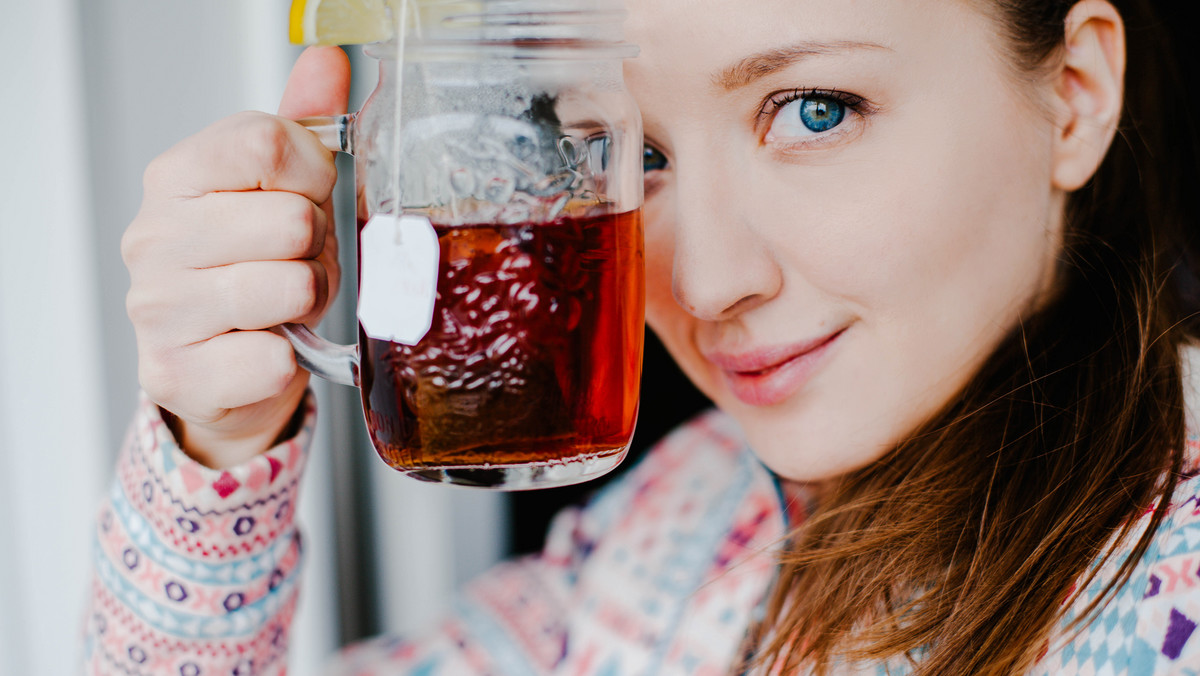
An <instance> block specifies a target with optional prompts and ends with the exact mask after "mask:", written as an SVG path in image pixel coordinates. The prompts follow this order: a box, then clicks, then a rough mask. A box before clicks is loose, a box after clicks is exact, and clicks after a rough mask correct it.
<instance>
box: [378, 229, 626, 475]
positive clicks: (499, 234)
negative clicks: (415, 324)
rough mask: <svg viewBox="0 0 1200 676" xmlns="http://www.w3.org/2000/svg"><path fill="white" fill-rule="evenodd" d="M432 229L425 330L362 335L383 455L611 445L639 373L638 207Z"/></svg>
mask: <svg viewBox="0 0 1200 676" xmlns="http://www.w3.org/2000/svg"><path fill="white" fill-rule="evenodd" d="M434 228H435V230H436V232H437V233H438V241H439V245H440V248H441V260H440V262H439V277H438V290H437V301H436V305H435V309H434V316H433V323H432V326H431V328H430V330H429V332H428V334H426V335H425V337H424V338H423V339H422V340H421V341H420V342H419V343H418V344H417V345H415V346H407V345H402V344H399V343H393V342H390V341H382V340H375V339H371V338H368V337H366V336H365V335H364V336H361V343H360V344H361V345H363V346H364V353H363V355H362V361H363V368H362V374H363V375H362V394H363V407H364V410H365V412H366V418H367V427H368V429H369V431H370V434H371V438H372V441H373V442H374V443H375V446H376V448H377V449H379V452H380V455H381V456H382V457H383V458H384V459H385V461H387V462H388V464H390V465H392V466H393V467H396V468H397V469H401V470H402V471H405V472H408V473H410V474H412V475H414V476H418V477H420V476H421V471H422V470H431V471H433V470H438V469H439V468H443V467H447V466H470V467H478V468H497V467H500V468H503V467H505V466H521V465H529V464H537V463H548V464H555V463H562V462H571V461H579V460H580V459H589V458H590V459H594V458H598V457H606V456H612V455H614V454H623V453H624V451H625V448H626V447H627V445H628V443H629V440H630V437H631V436H632V434H633V427H634V422H635V418H636V414H637V395H638V379H639V376H640V372H641V334H642V321H643V261H642V244H641V243H642V232H641V230H642V221H641V212H640V211H633V212H628V213H622V214H606V215H599V216H588V217H583V218H567V217H561V218H559V219H557V220H554V221H551V222H547V223H519V224H514V225H498V224H478V225H475V224H472V225H454V226H445V225H438V224H437V223H436V222H435V223H434ZM360 331H361V328H360ZM617 459H618V460H619V458H617ZM611 464H612V465H615V464H616V462H615V461H614V462H612V463H611ZM483 481H484V482H485V483H486V482H487V481H488V480H487V479H484V480H483Z"/></svg>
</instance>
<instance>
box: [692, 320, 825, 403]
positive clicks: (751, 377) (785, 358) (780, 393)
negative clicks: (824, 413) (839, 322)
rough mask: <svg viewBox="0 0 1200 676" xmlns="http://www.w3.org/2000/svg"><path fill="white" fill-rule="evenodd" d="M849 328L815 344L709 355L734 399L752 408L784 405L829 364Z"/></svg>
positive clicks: (815, 341)
mask: <svg viewBox="0 0 1200 676" xmlns="http://www.w3.org/2000/svg"><path fill="white" fill-rule="evenodd" d="M843 333H845V328H842V329H838V330H837V331H834V332H832V333H829V334H826V335H824V336H821V337H819V338H816V339H814V340H808V341H804V342H801V343H794V344H792V345H785V346H778V347H766V348H760V349H755V350H749V351H745V352H738V353H724V352H712V353H708V354H706V355H705V358H706V359H708V361H709V362H711V363H712V364H713V365H714V366H716V367H717V368H718V369H720V371H721V374H722V375H723V376H724V378H725V382H726V383H727V384H728V385H729V389H730V391H731V392H732V393H733V396H735V397H737V398H738V400H740V401H741V402H742V403H745V404H749V405H751V406H773V405H775V404H779V403H782V402H783V401H785V400H786V399H788V398H789V397H791V396H792V395H793V394H795V393H796V392H797V391H799V390H800V389H801V388H802V387H803V386H804V384H805V383H807V382H808V380H809V379H810V378H811V377H812V376H813V374H814V373H815V372H816V371H817V369H818V368H819V367H820V366H821V365H822V364H823V363H824V362H825V361H826V357H827V356H828V355H829V354H830V352H831V350H832V348H833V346H834V345H835V344H836V343H837V341H838V338H840V337H841V336H842V334H843Z"/></svg>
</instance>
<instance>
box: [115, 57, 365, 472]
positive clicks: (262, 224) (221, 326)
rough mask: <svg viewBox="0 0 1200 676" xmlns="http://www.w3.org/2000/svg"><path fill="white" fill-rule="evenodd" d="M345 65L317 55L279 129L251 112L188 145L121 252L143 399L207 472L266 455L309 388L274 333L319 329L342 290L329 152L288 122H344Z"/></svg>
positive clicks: (168, 158) (303, 62)
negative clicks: (298, 326)
mask: <svg viewBox="0 0 1200 676" xmlns="http://www.w3.org/2000/svg"><path fill="white" fill-rule="evenodd" d="M348 90H349V64H348V62H347V60H346V57H345V55H344V53H343V52H342V51H341V50H340V49H336V48H318V49H310V50H307V51H306V52H304V54H303V55H302V56H301V57H300V59H299V61H297V63H296V66H295V68H294V69H293V72H292V76H291V78H290V79H289V82H288V88H287V92H286V93H285V95H284V98H283V102H282V103H281V105H280V110H279V112H280V115H281V116H282V117H276V116H272V115H267V114H264V113H242V114H238V115H234V116H232V117H229V118H227V119H224V120H222V121H220V122H217V123H216V124H214V125H212V126H210V127H208V128H207V129H204V130H203V131H201V132H199V133H198V134H196V135H194V136H192V137H190V138H188V139H185V140H184V141H182V142H180V143H179V144H177V145H176V146H174V147H173V148H171V149H169V150H168V151H166V152H165V153H163V154H162V155H161V156H159V157H158V158H156V159H155V160H154V161H153V162H152V163H151V164H150V166H149V167H148V168H147V170H146V174H145V192H144V196H143V200H142V205H141V209H140V210H139V213H138V215H137V217H136V218H135V219H134V220H133V222H132V223H131V224H130V226H129V228H128V229H127V231H126V233H125V236H124V239H123V240H122V256H123V257H124V259H125V263H126V266H127V267H128V269H129V276H130V283H131V285H130V290H129V295H128V297H127V308H128V312H129V316H130V319H131V320H132V322H133V326H134V330H135V332H136V334H137V342H138V372H139V380H140V382H141V386H142V388H143V389H144V390H145V391H146V393H147V394H148V396H149V397H150V398H151V400H153V401H154V402H156V403H157V404H159V405H160V406H161V407H162V408H163V409H165V410H166V411H168V412H170V413H171V414H173V415H174V416H175V418H176V420H175V424H174V425H173V427H174V431H175V433H176V435H177V437H178V439H179V442H180V444H181V445H182V447H183V448H184V450H185V451H187V452H188V453H189V454H190V455H191V456H192V457H194V458H196V459H197V460H198V461H200V462H202V463H204V464H206V465H208V466H210V467H217V468H219V467H227V466H231V465H234V464H237V463H240V462H243V461H245V460H247V459H249V458H250V457H252V456H253V455H255V454H257V453H260V452H262V451H264V450H266V449H268V448H269V447H270V446H271V445H272V444H273V443H274V442H275V441H276V440H277V439H278V437H279V436H280V435H281V434H282V433H284V432H285V431H287V428H288V426H289V422H290V421H291V420H292V419H293V417H294V415H295V413H296V410H297V407H298V405H299V403H300V401H301V400H302V398H303V396H304V392H305V388H306V386H307V383H308V375H307V373H305V372H304V371H303V370H302V369H299V368H298V367H297V365H296V361H295V358H294V356H293V352H292V348H291V346H290V345H288V342H287V341H286V340H285V339H284V338H282V337H280V336H278V335H276V334H274V333H271V332H270V331H269V330H268V329H270V328H272V327H274V326H276V325H278V324H280V323H284V322H301V323H306V324H314V325H315V323H316V322H317V321H318V320H319V319H320V317H321V316H322V315H323V314H324V312H325V310H326V306H327V304H328V301H329V299H330V297H331V296H332V295H333V293H335V292H336V289H337V288H338V282H339V278H340V270H339V268H338V264H337V241H336V238H335V236H334V227H333V215H332V210H331V200H330V195H331V192H332V190H333V186H334V183H335V182H336V178H337V174H336V170H335V168H334V164H333V156H332V154H331V153H330V152H329V151H328V150H326V149H325V148H324V147H323V146H322V145H321V143H320V142H319V140H318V139H317V138H316V137H314V136H313V134H312V133H310V132H309V131H307V130H306V129H304V128H303V127H302V126H300V125H299V124H296V123H294V122H291V121H290V120H288V119H285V118H299V117H304V116H309V115H317V114H335V113H339V112H343V111H344V110H345V106H346V98H347V93H348Z"/></svg>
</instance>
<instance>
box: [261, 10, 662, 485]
mask: <svg viewBox="0 0 1200 676" xmlns="http://www.w3.org/2000/svg"><path fill="white" fill-rule="evenodd" d="M597 1H598V0H483V1H482V2H479V1H478V0H477V1H475V2H469V3H468V2H462V1H460V0H452V1H442V2H438V1H436V0H435V1H433V2H427V3H422V7H423V8H422V12H421V14H420V15H419V16H418V21H417V22H416V23H417V24H418V25H415V26H413V27H411V29H410V30H409V31H408V33H407V35H405V36H404V37H403V38H400V39H397V40H394V41H392V42H389V43H380V44H375V45H371V46H368V47H367V48H366V49H365V51H366V53H368V54H369V55H371V56H373V57H375V58H377V59H378V60H379V83H378V85H377V87H376V89H375V90H374V92H373V93H372V94H371V96H370V97H369V99H368V100H367V102H366V103H365V104H364V105H363V108H362V110H360V111H359V112H357V113H354V114H351V115H346V116H341V117H338V118H312V119H309V120H303V121H302V123H303V124H305V125H306V126H308V127H309V128H310V129H312V130H313V131H314V132H316V133H317V134H318V135H319V136H321V138H322V140H323V141H325V143H326V145H328V146H329V147H331V148H333V149H337V150H341V151H344V152H349V153H352V154H353V155H354V156H355V173H356V184H357V196H358V204H357V212H358V221H359V229H358V247H359V248H358V253H359V305H358V320H359V341H358V345H357V346H335V345H332V344H330V343H328V342H326V341H324V340H323V339H321V338H318V337H317V336H315V335H313V334H312V333H310V332H309V331H308V330H307V329H305V328H304V327H302V326H296V325H287V326H285V327H282V329H283V332H284V333H285V335H287V336H288V337H289V339H290V340H292V343H293V346H294V347H295V349H296V352H297V357H298V361H299V362H300V363H301V364H302V365H303V366H304V367H305V368H307V369H308V370H310V371H312V372H313V373H315V374H317V375H319V376H322V377H325V378H327V379H330V380H333V381H335V382H341V383H345V384H352V385H357V386H358V387H360V389H361V393H362V403H363V410H364V415H365V419H366V424H367V428H368V430H369V434H370V438H371V441H372V443H373V444H374V446H375V449H376V450H377V451H378V453H379V455H380V457H382V458H383V459H384V461H386V462H387V463H388V464H389V465H390V466H392V467H394V468H395V469H397V470H400V471H402V472H404V473H406V474H408V475H409V476H413V477H415V478H418V479H423V480H427V481H435V482H444V483H452V484H460V485H469V486H480V487H489V488H503V489H527V488H543V487H550V486H559V485H565V484H570V483H576V482H579V481H584V480H587V479H590V478H593V477H595V476H598V475H600V474H603V473H604V472H607V471H609V470H610V469H612V468H613V467H615V466H616V465H617V464H619V463H620V461H621V460H622V459H623V458H624V455H625V452H626V450H627V449H628V445H629V442H630V439H631V437H632V434H633V427H634V423H635V419H636V416H637V396H638V387H639V378H640V374H641V361H642V331H643V308H644V300H643V291H644V281H643V256H642V217H641V204H642V173H641V172H642V165H641V154H642V152H641V151H642V134H641V120H640V117H639V115H638V112H637V109H636V107H635V105H634V103H633V101H632V99H631V98H630V96H629V94H628V92H627V91H626V90H625V87H624V82H623V79H622V72H621V71H622V61H623V59H625V58H629V57H631V56H633V55H634V54H635V53H636V48H634V47H633V46H632V45H629V44H627V43H624V42H623V41H622V40H621V32H620V21H621V18H622V13H621V12H620V11H612V10H605V9H603V8H601V9H597V8H596V4H597ZM601 1H602V0H601ZM401 57H402V58H401Z"/></svg>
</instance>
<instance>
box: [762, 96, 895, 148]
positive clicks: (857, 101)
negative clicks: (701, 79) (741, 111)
mask: <svg viewBox="0 0 1200 676" xmlns="http://www.w3.org/2000/svg"><path fill="white" fill-rule="evenodd" d="M807 98H816V99H829V100H830V101H835V102H837V103H838V104H840V105H842V106H845V107H846V109H847V110H848V111H849V112H851V113H854V115H855V116H857V117H860V118H862V117H867V116H868V115H870V114H871V113H872V112H873V111H874V107H873V106H872V105H871V104H870V102H868V101H867V100H866V99H865V98H863V97H861V96H858V95H857V94H850V93H848V92H842V91H838V90H836V89H817V88H798V89H789V90H786V91H782V92H775V93H774V94H771V95H770V96H768V97H767V98H766V100H765V101H763V103H762V105H761V106H759V110H758V114H757V115H756V117H757V120H758V125H760V126H762V125H766V126H767V128H769V127H770V123H771V122H772V121H773V120H774V119H775V115H776V114H778V113H779V111H780V110H782V109H783V108H784V107H785V106H787V105H788V104H790V103H794V102H796V101H800V100H801V99H807ZM843 124H845V123H843ZM841 127H842V125H838V126H837V127H834V128H833V129H830V130H829V131H826V132H819V133H817V134H815V136H816V137H817V138H816V139H813V140H811V141H798V142H794V143H791V144H789V145H799V144H803V143H814V142H818V140H819V139H821V138H825V137H828V136H832V135H835V134H839V133H841V132H842V131H844V130H842V129H841Z"/></svg>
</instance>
